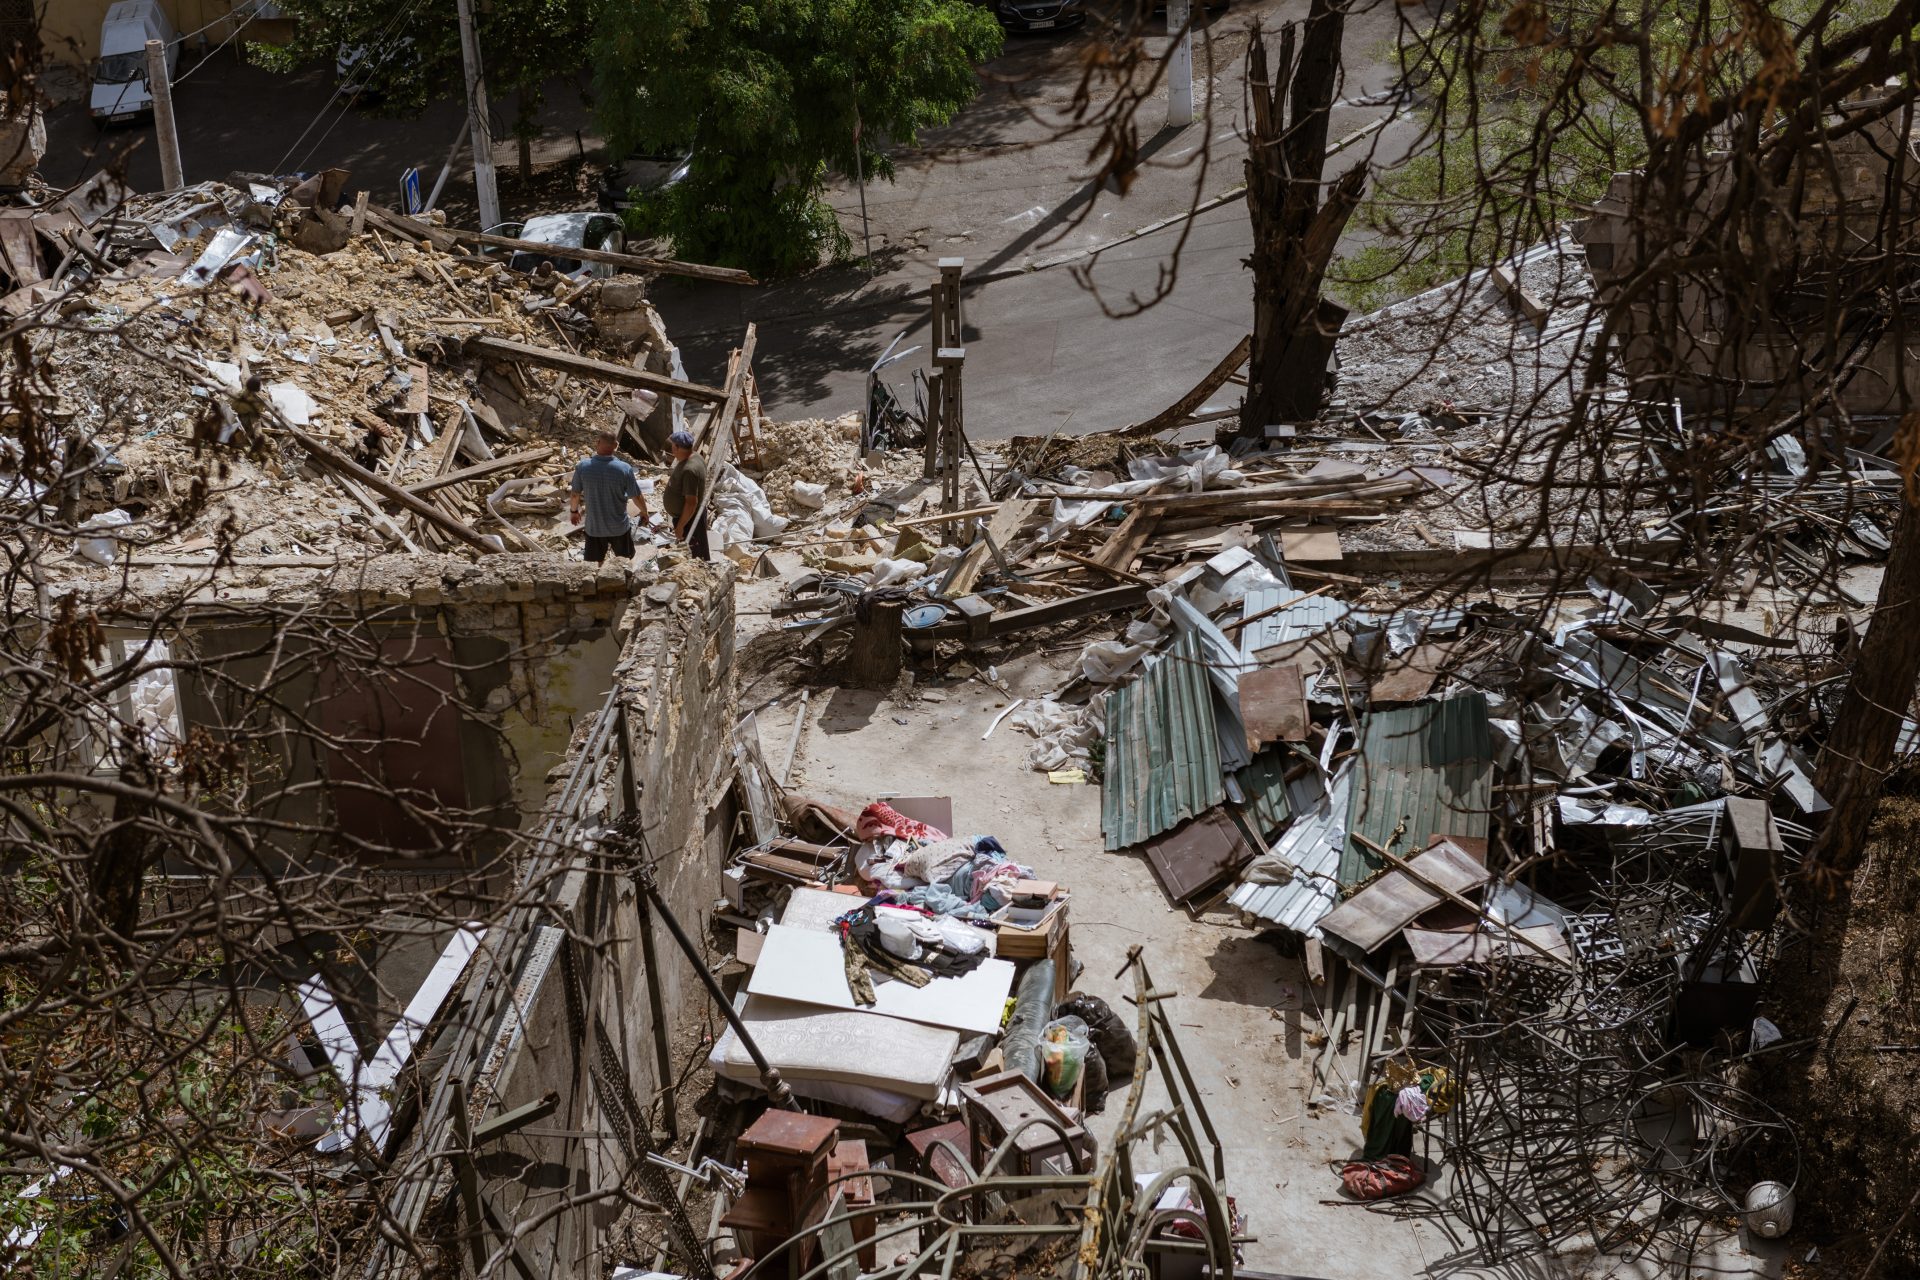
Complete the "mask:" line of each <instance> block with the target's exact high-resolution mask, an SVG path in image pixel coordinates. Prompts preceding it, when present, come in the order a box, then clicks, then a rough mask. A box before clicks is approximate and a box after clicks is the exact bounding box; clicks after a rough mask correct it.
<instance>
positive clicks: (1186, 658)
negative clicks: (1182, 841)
mask: <svg viewBox="0 0 1920 1280" xmlns="http://www.w3.org/2000/svg"><path fill="white" fill-rule="evenodd" d="M1226 798H1227V793H1226V787H1225V785H1224V783H1223V782H1222V781H1221V777H1220V741H1219V737H1218V730H1216V729H1215V727H1214V715H1213V690H1212V688H1211V686H1210V685H1209V684H1208V682H1207V668H1206V665H1205V663H1204V662H1203V660H1202V659H1201V657H1200V642H1199V640H1198V639H1197V638H1196V637H1195V636H1194V635H1192V634H1185V635H1182V636H1181V637H1180V638H1179V639H1178V640H1176V641H1175V642H1174V644H1173V647H1172V648H1171V649H1169V650H1168V651H1167V652H1166V653H1164V654H1162V655H1161V656H1160V657H1158V658H1155V659H1153V660H1152V662H1151V665H1149V666H1148V667H1147V668H1146V670H1145V672H1144V673H1143V674H1142V675H1141V676H1140V678H1139V679H1138V680H1135V681H1133V682H1132V683H1130V684H1125V685H1122V686H1121V687H1120V688H1118V689H1115V690H1114V691H1113V692H1111V693H1109V694H1108V695H1107V753H1106V777H1105V778H1104V780H1103V781H1102V782H1101V794H1100V827H1101V830H1102V831H1103V832H1104V833H1105V834H1106V838H1107V848H1109V849H1125V848H1127V847H1128V846H1130V845H1136V844H1139V843H1140V842H1141V841H1142V840H1147V839H1150V838H1152V837H1153V836H1157V835H1159V834H1160V833H1161V832H1162V831H1169V830H1172V829H1173V828H1174V827H1176V826H1178V825H1179V824H1180V823H1181V822H1183V821H1185V820H1186V819H1188V818H1191V817H1193V816H1194V815H1195V814H1200V813H1205V812H1206V811H1207V810H1208V809H1211V808H1213V807H1214V806H1215V805H1217V804H1219V803H1220V802H1221V801H1223V800H1225V799H1226Z"/></svg>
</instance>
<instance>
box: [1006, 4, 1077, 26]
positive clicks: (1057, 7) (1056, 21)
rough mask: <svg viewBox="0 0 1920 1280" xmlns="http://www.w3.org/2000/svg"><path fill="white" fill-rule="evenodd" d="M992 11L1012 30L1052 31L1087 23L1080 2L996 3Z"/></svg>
mask: <svg viewBox="0 0 1920 1280" xmlns="http://www.w3.org/2000/svg"><path fill="white" fill-rule="evenodd" d="M993 11H994V13H996V14H997V15H999V18H1000V25H1001V26H1003V27H1005V28H1006V29H1007V30H1009V31H1053V30H1056V29H1064V28H1066V27H1077V26H1079V25H1080V24H1081V23H1083V22H1085V21H1086V20H1087V11H1086V10H1085V9H1084V8H1082V7H1081V0H995V3H994V6H993Z"/></svg>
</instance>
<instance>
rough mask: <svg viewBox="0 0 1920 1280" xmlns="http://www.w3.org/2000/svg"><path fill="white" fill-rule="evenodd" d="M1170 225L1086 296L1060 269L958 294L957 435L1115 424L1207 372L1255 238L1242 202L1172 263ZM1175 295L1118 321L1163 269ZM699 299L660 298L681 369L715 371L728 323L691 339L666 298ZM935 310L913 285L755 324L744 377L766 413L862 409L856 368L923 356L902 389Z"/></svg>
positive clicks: (1201, 228)
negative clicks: (960, 400)
mask: <svg viewBox="0 0 1920 1280" xmlns="http://www.w3.org/2000/svg"><path fill="white" fill-rule="evenodd" d="M1177 238H1178V228H1177V227H1169V228H1167V229H1166V230H1163V231H1160V232H1157V233H1154V234H1151V235H1147V236H1144V237H1142V238H1140V239H1137V240H1134V241H1131V242H1130V243H1127V244H1123V245H1119V246H1117V247H1114V248H1111V249H1108V250H1106V251H1104V252H1103V253H1102V254H1101V255H1100V257H1099V260H1098V263H1097V265H1096V266H1095V267H1094V269H1093V271H1092V273H1091V281H1092V283H1093V284H1094V285H1096V286H1097V287H1098V290H1099V292H1098V294H1096V293H1095V292H1093V291H1090V290H1089V289H1088V288H1086V287H1084V286H1083V285H1082V283H1081V282H1080V281H1079V280H1077V279H1076V278H1075V276H1074V274H1073V273H1072V272H1071V271H1070V270H1069V269H1068V268H1067V267H1065V266H1060V267H1053V268H1050V269H1046V270H1040V271H1033V272H1027V273H1024V274H1020V275H1015V276H1012V277H1011V278H1006V279H1000V280H994V281H990V282H988V283H984V284H975V285H972V286H970V287H968V288H966V289H964V290H963V293H962V300H961V321H962V326H963V337H964V338H965V341H966V348H967V363H966V367H965V372H964V395H965V401H964V403H965V413H966V422H967V430H968V432H969V434H971V435H974V436H976V437H979V438H982V439H992V438H1000V437H1005V436H1010V435H1016V434H1017V435H1032V434H1048V433H1051V432H1053V431H1057V430H1067V431H1072V432H1078V431H1091V430H1098V429H1102V428H1107V427H1119V426H1125V425H1126V424H1128V423H1130V422H1134V421H1137V420H1139V419H1140V418H1143V417H1146V416H1147V415H1149V414H1152V413H1154V412H1157V411H1158V410H1160V409H1162V408H1165V407H1166V405H1167V404H1168V403H1169V402H1170V401H1172V400H1173V399H1174V398H1176V397H1177V396H1179V395H1180V394H1181V393H1182V392H1184V391H1186V390H1187V389H1188V388H1189V387H1191V386H1192V385H1193V384H1194V383H1195V382H1196V381H1198V380H1199V378H1200V376H1201V375H1202V374H1204V373H1205V372H1206V371H1207V370H1208V369H1209V368H1211V367H1212V366H1213V365H1214V364H1215V363H1216V362H1217V361H1218V360H1219V359H1220V357H1221V356H1222V355H1224V354H1226V352H1227V350H1228V349H1229V348H1230V347H1232V345H1233V344H1234V343H1235V342H1237V341H1239V339H1240V337H1241V336H1242V335H1243V334H1245V333H1246V332H1247V331H1248V327H1249V326H1250V325H1251V323H1252V308H1253V302H1252V296H1253V289H1252V282H1251V277H1250V276H1249V275H1248V273H1247V270H1246V268H1245V266H1244V265H1243V263H1244V259H1245V257H1246V255H1247V250H1248V244H1249V242H1250V239H1251V235H1250V232H1249V231H1248V228H1247V217H1246V209H1245V206H1244V205H1243V204H1241V203H1239V202H1237V201H1236V202H1234V203H1231V204H1228V205H1226V206H1225V207H1223V208H1220V209H1217V210H1214V211H1213V212H1211V213H1206V214H1202V215H1201V216H1200V217H1199V218H1198V219H1197V221H1196V223H1195V226H1194V228H1193V232H1192V234H1191V235H1190V236H1189V237H1188V239H1187V243H1186V245H1185V246H1184V248H1183V249H1182V250H1181V252H1180V254H1179V257H1178V258H1177V259H1174V258H1173V257H1172V256H1171V255H1172V250H1173V247H1174V243H1175V241H1176V240H1177ZM1167 270H1171V271H1172V272H1173V279H1172V288H1171V291H1170V292H1169V293H1168V294H1167V296H1166V297H1165V298H1163V299H1162V300H1161V301H1160V302H1158V303H1157V304H1155V305H1154V306H1152V307H1150V308H1148V309H1147V310H1145V311H1142V312H1139V313H1138V314H1135V315H1131V316H1126V317H1123V318H1116V317H1111V316H1109V315H1107V314H1106V313H1105V312H1104V311H1103V309H1102V302H1103V301H1104V302H1105V303H1106V304H1107V305H1108V306H1110V307H1113V308H1115V309H1124V308H1125V303H1126V298H1127V295H1128V294H1129V292H1135V293H1140V294H1150V293H1152V292H1153V291H1154V290H1156V289H1157V288H1158V287H1159V282H1160V279H1161V273H1162V272H1163V271H1167ZM700 293H701V291H695V290H684V289H676V288H675V287H673V286H668V287H666V288H664V289H663V290H662V291H661V295H660V298H659V305H660V308H661V311H662V314H663V316H664V317H665V319H666V321H667V327H668V331H669V332H671V333H674V334H675V340H676V341H677V342H679V344H680V346H681V351H682V353H683V355H684V356H685V358H686V361H687V367H688V368H689V369H690V370H698V369H714V368H724V367H725V364H726V356H727V352H728V350H729V349H731V348H732V347H733V346H734V345H737V343H738V340H739V333H740V329H738V328H734V327H732V326H729V327H727V328H725V329H717V328H716V329H710V330H708V331H706V332H688V331H686V330H684V329H682V328H679V327H677V326H676V324H675V312H676V310H678V309H681V308H677V307H676V300H680V301H682V302H683V303H685V304H687V305H686V306H685V308H684V309H685V311H687V312H696V311H698V310H699V309H700V308H699V306H698V302H699V301H704V300H705V299H703V298H700V297H699V295H700ZM930 321H931V313H930V310H929V306H928V302H927V299H926V297H925V293H924V290H923V289H922V290H916V291H915V292H914V293H911V294H908V293H906V292H905V290H904V289H902V290H897V291H891V292H890V293H889V294H888V295H886V296H882V297H879V298H875V299H871V300H868V301H855V302H841V303H838V304H833V303H827V304H824V305H822V306H821V308H820V309H818V310H802V311H799V312H798V313H790V314H783V315H782V314H776V315H773V316H770V317H767V318H764V319H760V320H759V321H758V324H759V337H758V342H757V349H756V355H755V357H754V374H755V378H756V379H757V381H758V384H759V389H760V396H761V402H762V403H763V405H765V406H766V407H767V408H768V409H769V411H770V412H772V413H774V415H775V416H778V417H807V416H816V415H817V416H833V415H835V414H839V413H844V412H846V411H848V410H850V409H857V408H859V407H860V406H861V405H862V404H863V403H864V402H865V394H866V393H865V385H866V371H867V369H868V368H869V366H871V365H872V363H873V361H874V360H875V359H876V358H878V356H879V355H880V353H881V352H882V351H883V350H885V348H886V346H887V344H888V343H889V342H891V341H892V340H893V339H894V337H895V336H896V335H898V334H900V333H901V332H903V331H904V332H906V334H907V335H908V336H907V339H906V341H905V343H903V344H902V345H903V347H904V346H912V345H914V344H915V343H919V344H921V345H922V348H923V349H922V351H921V352H920V353H919V354H918V355H917V356H915V357H913V358H912V359H909V360H905V361H902V362H900V363H899V364H897V365H895V366H892V367H891V369H890V370H889V373H890V374H892V375H894V377H893V378H892V379H891V380H892V381H893V382H894V383H895V385H896V387H897V388H899V389H901V390H902V391H903V393H904V394H910V385H911V384H910V381H909V380H910V377H911V373H910V372H909V371H910V370H911V369H912V368H913V367H914V366H915V365H917V364H919V363H920V362H921V361H922V360H923V359H924V358H925V357H926V355H927V354H928V352H927V351H926V350H925V349H924V344H925V343H926V340H927V335H928V328H929V324H930Z"/></svg>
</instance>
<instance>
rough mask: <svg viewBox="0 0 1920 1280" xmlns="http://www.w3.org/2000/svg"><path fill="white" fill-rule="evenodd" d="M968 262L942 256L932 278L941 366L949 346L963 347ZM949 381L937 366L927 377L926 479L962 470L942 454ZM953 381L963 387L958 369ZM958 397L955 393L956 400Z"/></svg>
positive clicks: (935, 337) (937, 358) (935, 344)
mask: <svg viewBox="0 0 1920 1280" xmlns="http://www.w3.org/2000/svg"><path fill="white" fill-rule="evenodd" d="M966 265H967V260H966V259H965V258H942V259H940V274H939V275H938V276H936V277H935V278H934V281H933V289H932V294H933V350H934V358H933V363H934V364H935V365H937V366H941V368H944V367H945V362H943V361H942V360H941V359H940V355H941V353H943V352H945V351H946V350H947V349H948V348H958V347H960V346H961V342H960V272H961V270H962V269H963V268H964V267H965V266H966ZM947 381H948V379H947V378H946V377H945V376H943V374H942V373H941V372H940V370H939V369H936V370H935V372H934V374H933V376H932V377H930V378H929V379H928V380H927V393H928V395H927V399H928V404H927V443H926V463H925V466H923V467H922V468H921V472H920V476H921V478H922V479H923V480H931V479H933V478H934V477H935V476H938V475H944V474H945V473H946V471H947V470H949V469H951V470H952V471H954V472H955V473H956V474H958V472H959V469H960V459H959V458H958V457H947V456H946V455H945V454H944V453H943V450H945V449H946V448H947V437H948V435H949V434H950V433H949V430H948V413H947V410H948V407H949V403H950V402H949V400H948V399H947V395H946V391H945V388H946V385H947ZM952 382H953V389H954V391H955V392H956V393H957V392H958V390H959V386H960V375H959V374H958V372H955V373H954V375H953V378H952ZM957 400H958V396H957V394H956V396H955V397H954V402H957Z"/></svg>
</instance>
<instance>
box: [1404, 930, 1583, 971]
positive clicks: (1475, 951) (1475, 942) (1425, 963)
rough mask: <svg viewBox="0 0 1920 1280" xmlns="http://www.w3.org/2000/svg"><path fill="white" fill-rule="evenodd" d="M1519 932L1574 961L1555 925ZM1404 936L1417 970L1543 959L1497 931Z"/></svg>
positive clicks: (1409, 933)
mask: <svg viewBox="0 0 1920 1280" xmlns="http://www.w3.org/2000/svg"><path fill="white" fill-rule="evenodd" d="M1519 932H1521V933H1523V934H1525V935H1526V936H1527V937H1529V938H1531V939H1533V941H1535V942H1537V943H1539V944H1540V945H1541V946H1543V947H1545V948H1546V949H1547V950H1549V951H1551V952H1553V953H1554V954H1555V955H1557V956H1559V957H1560V958H1561V959H1563V960H1566V961H1569V962H1571V961H1572V959H1573V951H1572V949H1571V948H1570V947H1568V946H1567V940H1566V937H1565V936H1564V935H1563V934H1562V933H1561V932H1560V930H1558V929H1556V928H1554V927H1553V926H1552V925H1536V926H1534V927H1533V928H1530V929H1521V930H1520V931H1519ZM1401 936H1402V937H1404V938H1405V939H1406V940H1407V946H1408V947H1410V948H1412V950H1413V965H1414V968H1416V969H1451V968H1454V967H1456V966H1458V965H1463V964H1485V963H1486V962H1487V961H1489V960H1492V959H1493V958H1494V957H1496V956H1514V955H1517V956H1525V957H1528V958H1533V957H1536V956H1538V955H1539V952H1537V951H1535V950H1534V949H1533V948H1532V947H1529V946H1527V944H1526V943H1524V942H1517V941H1515V940H1514V939H1512V938H1510V937H1508V936H1506V935H1505V934H1503V933H1502V932H1500V931H1499V930H1497V929H1487V928H1480V929H1474V930H1472V931H1471V932H1467V933H1454V932H1451V931H1449V930H1446V929H1414V928H1408V929H1406V930H1404V931H1402V933H1401Z"/></svg>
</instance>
